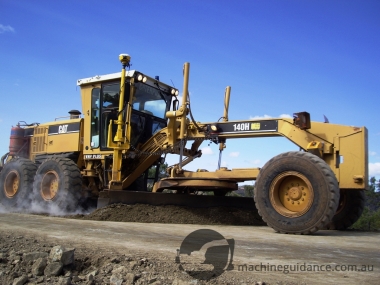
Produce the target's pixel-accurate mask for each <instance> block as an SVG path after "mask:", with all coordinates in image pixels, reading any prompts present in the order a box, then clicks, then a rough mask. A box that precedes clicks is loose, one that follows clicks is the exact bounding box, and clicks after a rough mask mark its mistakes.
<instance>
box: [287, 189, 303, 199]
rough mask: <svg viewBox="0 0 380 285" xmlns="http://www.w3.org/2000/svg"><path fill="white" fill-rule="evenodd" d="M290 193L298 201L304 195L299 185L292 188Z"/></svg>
mask: <svg viewBox="0 0 380 285" xmlns="http://www.w3.org/2000/svg"><path fill="white" fill-rule="evenodd" d="M288 195H289V197H290V199H292V200H293V201H297V200H299V199H300V198H301V197H302V191H301V189H300V187H299V186H297V187H292V188H290V190H289V192H288Z"/></svg>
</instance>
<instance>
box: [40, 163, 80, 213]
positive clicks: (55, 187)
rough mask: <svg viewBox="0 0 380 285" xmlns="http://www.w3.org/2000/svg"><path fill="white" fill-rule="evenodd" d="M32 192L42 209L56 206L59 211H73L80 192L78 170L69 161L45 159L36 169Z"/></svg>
mask: <svg viewBox="0 0 380 285" xmlns="http://www.w3.org/2000/svg"><path fill="white" fill-rule="evenodd" d="M33 190H34V193H35V195H36V199H37V200H38V201H39V202H40V204H41V205H42V206H43V207H49V206H52V205H56V206H58V208H59V209H60V210H63V211H74V210H75V209H76V208H77V205H78V203H79V199H80V196H81V191H82V178H81V174H80V170H79V168H78V166H77V165H76V164H75V163H74V161H72V160H71V159H68V158H62V157H52V158H50V159H47V160H45V161H44V162H43V163H42V164H41V165H40V166H39V167H38V169H37V173H36V176H35V180H34V184H33Z"/></svg>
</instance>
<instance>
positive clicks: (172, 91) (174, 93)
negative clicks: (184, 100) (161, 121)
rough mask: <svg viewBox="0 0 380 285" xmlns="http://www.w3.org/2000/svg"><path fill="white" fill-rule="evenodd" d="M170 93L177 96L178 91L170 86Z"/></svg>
mask: <svg viewBox="0 0 380 285" xmlns="http://www.w3.org/2000/svg"><path fill="white" fill-rule="evenodd" d="M170 93H171V94H172V95H173V96H178V94H179V92H178V90H177V89H174V88H172V90H171V91H170Z"/></svg>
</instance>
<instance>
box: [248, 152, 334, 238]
mask: <svg viewBox="0 0 380 285" xmlns="http://www.w3.org/2000/svg"><path fill="white" fill-rule="evenodd" d="M254 200H255V204H256V208H257V209H258V211H259V214H260V215H261V217H262V218H263V220H264V221H265V222H266V223H267V224H268V226H270V227H272V228H273V229H274V230H275V231H277V232H280V233H292V234H311V233H314V232H316V231H318V230H319V229H322V228H323V227H325V226H326V225H327V224H328V223H329V222H330V221H331V220H332V218H333V216H334V214H335V212H336V209H337V207H338V201H339V187H338V182H337V179H336V177H335V175H334V173H333V172H332V170H331V168H330V167H329V166H328V165H327V164H326V163H325V162H324V161H323V160H322V159H320V158H319V157H317V156H315V155H313V154H310V153H307V152H301V151H292V152H286V153H283V154H280V155H278V156H275V157H273V158H272V159H271V160H269V161H268V162H267V163H266V164H265V165H264V167H263V168H262V169H261V170H260V173H259V175H258V177H257V181H256V185H255V189H254Z"/></svg>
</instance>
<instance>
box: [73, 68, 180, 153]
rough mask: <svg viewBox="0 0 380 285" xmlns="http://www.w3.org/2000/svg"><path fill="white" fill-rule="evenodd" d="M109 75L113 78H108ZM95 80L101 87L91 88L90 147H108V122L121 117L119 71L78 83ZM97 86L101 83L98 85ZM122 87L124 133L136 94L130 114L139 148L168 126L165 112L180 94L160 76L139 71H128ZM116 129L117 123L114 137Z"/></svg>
mask: <svg viewBox="0 0 380 285" xmlns="http://www.w3.org/2000/svg"><path fill="white" fill-rule="evenodd" d="M102 77H103V78H104V79H103V80H102ZM110 77H113V78H114V79H112V80H109V78H110ZM132 78H134V80H132ZM106 79H107V80H106ZM94 81H95V82H96V81H98V82H99V81H100V82H99V83H101V84H100V87H96V88H92V91H91V134H90V137H91V148H92V149H94V148H100V149H101V150H109V148H107V138H108V132H109V131H108V129H109V124H110V121H111V120H113V121H114V122H115V121H116V120H117V119H118V110H119V103H120V101H119V100H120V99H119V98H120V91H121V88H120V73H116V74H110V75H104V76H96V77H93V78H88V79H82V80H80V81H78V85H82V84H84V82H86V83H89V82H91V83H94ZM82 82H83V83H82ZM132 82H134V83H132ZM132 84H133V85H132ZM97 86H99V85H98V84H97ZM123 88H124V102H123V110H122V115H123V122H124V126H123V127H124V128H123V132H124V131H125V125H126V123H127V120H128V118H129V116H128V102H130V96H133V98H132V101H131V102H132V103H131V110H132V112H131V115H130V121H131V122H130V125H131V141H130V143H131V145H132V146H133V147H137V146H138V145H139V144H143V143H145V142H146V141H147V140H148V139H149V138H151V137H152V135H154V134H155V133H156V132H158V131H159V130H161V129H162V128H165V127H166V125H167V119H166V116H165V115H166V112H167V111H169V110H170V107H171V102H172V98H173V95H177V94H178V90H176V89H174V88H172V87H170V86H168V85H166V84H164V83H162V82H160V81H159V80H158V78H156V79H153V78H150V77H148V76H145V75H142V74H141V73H139V72H137V71H128V72H127V74H126V78H125V86H124V87H123ZM132 93H133V94H132ZM131 94H132V95H131ZM116 129H117V125H116V124H112V137H114V136H115V134H116Z"/></svg>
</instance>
